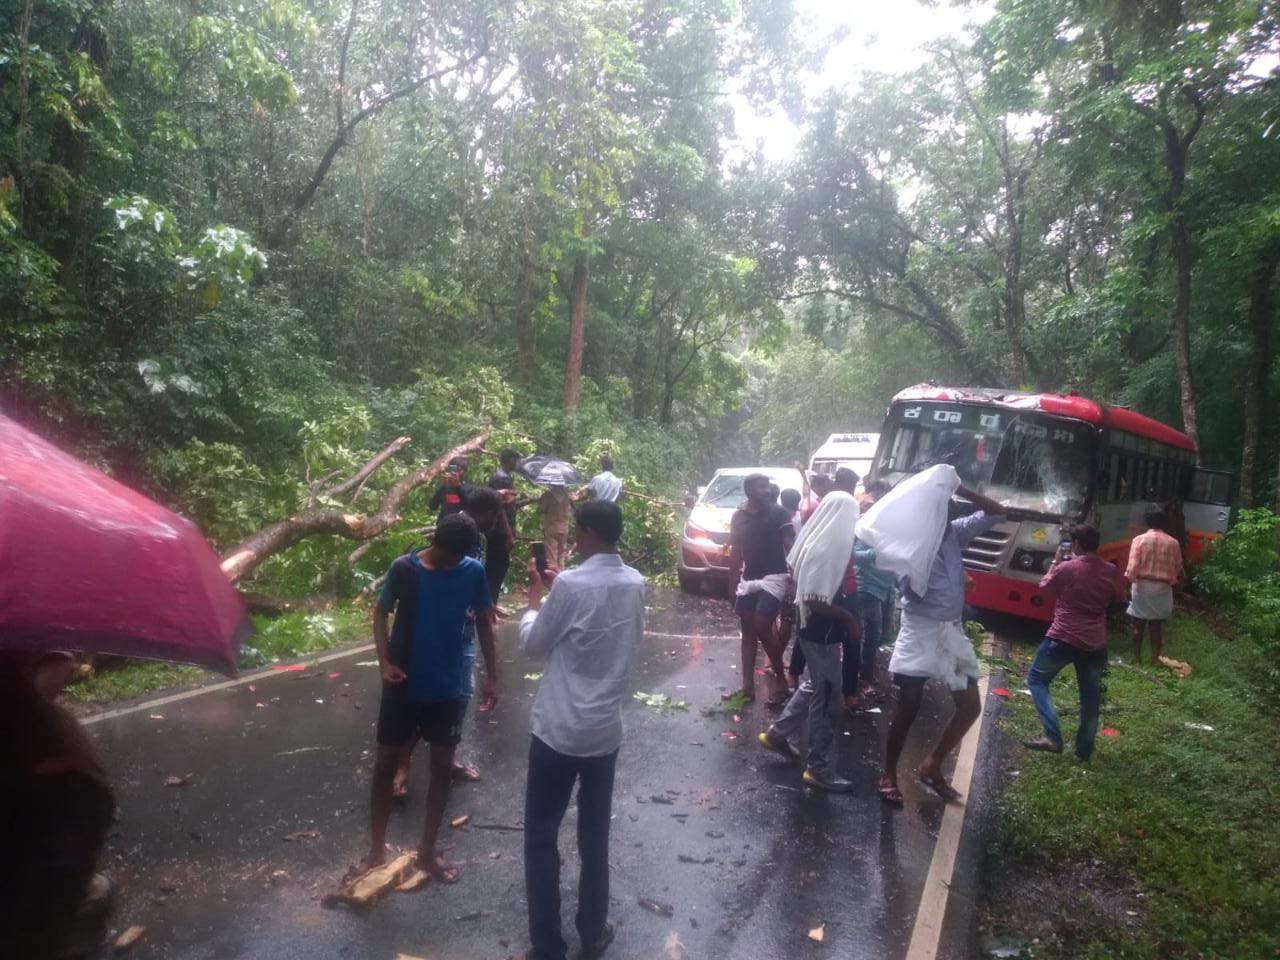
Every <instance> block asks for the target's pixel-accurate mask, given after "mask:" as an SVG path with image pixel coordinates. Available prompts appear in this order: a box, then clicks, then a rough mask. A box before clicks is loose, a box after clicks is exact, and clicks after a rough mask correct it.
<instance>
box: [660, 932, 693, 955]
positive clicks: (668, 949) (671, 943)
mask: <svg viewBox="0 0 1280 960" xmlns="http://www.w3.org/2000/svg"><path fill="white" fill-rule="evenodd" d="M662 960H689V951H688V950H686V949H685V946H684V944H683V943H681V942H680V934H678V933H676V932H675V931H674V930H672V931H671V932H670V933H668V934H667V939H666V940H665V941H664V942H663V944H662Z"/></svg>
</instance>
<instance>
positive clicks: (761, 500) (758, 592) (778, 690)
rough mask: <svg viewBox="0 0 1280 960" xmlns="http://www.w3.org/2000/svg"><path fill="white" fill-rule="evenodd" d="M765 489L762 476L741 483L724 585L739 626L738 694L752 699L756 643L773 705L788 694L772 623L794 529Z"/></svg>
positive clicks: (780, 597) (784, 585)
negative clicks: (765, 663) (769, 676)
mask: <svg viewBox="0 0 1280 960" xmlns="http://www.w3.org/2000/svg"><path fill="white" fill-rule="evenodd" d="M769 488H770V483H769V478H768V477H766V476H765V475H764V474H761V473H753V474H752V475H751V476H749V477H747V479H746V480H744V481H743V483H742V491H743V493H745V494H746V498H747V499H746V501H745V502H744V503H743V504H742V506H741V507H739V508H738V510H737V512H736V513H734V515H733V520H732V521H731V522H730V524H729V569H730V571H731V574H730V578H729V583H730V585H731V586H730V589H731V590H732V591H733V593H732V597H733V600H734V609H735V610H737V612H738V616H739V618H740V619H741V622H742V687H741V694H742V696H744V697H745V698H746V699H747V700H749V701H750V700H754V699H755V692H756V691H755V671H756V644H757V642H758V643H759V644H760V645H761V646H762V647H764V652H765V655H766V656H767V657H768V658H769V665H770V667H771V668H772V669H773V678H774V691H773V696H772V697H771V699H770V703H771V704H773V703H778V702H781V700H782V699H785V696H786V691H787V679H786V671H785V668H784V667H783V664H782V649H781V647H780V646H779V642H778V631H777V619H778V612H779V611H780V610H781V609H782V601H783V598H784V597H785V595H786V592H787V582H788V574H787V553H788V552H789V551H790V550H791V544H792V543H793V542H794V541H795V527H793V526H792V524H791V515H790V514H788V513H787V511H786V510H784V509H783V508H782V507H780V506H778V505H777V504H776V503H775V502H774V501H773V500H772V498H771V497H770V490H769ZM737 693H738V691H734V692H733V693H730V694H726V698H728V697H732V696H735V695H736V694H737Z"/></svg>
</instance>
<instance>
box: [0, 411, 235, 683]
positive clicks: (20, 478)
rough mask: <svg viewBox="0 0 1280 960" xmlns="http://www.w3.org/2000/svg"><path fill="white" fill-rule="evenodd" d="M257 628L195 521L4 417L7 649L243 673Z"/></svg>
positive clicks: (0, 430)
mask: <svg viewBox="0 0 1280 960" xmlns="http://www.w3.org/2000/svg"><path fill="white" fill-rule="evenodd" d="M251 629H252V626H251V624H250V622H249V617H248V614H247V613H246V611H245V608H244V604H243V603H241V601H240V597H239V596H238V595H237V594H236V591H235V589H234V588H233V587H232V586H231V583H230V582H229V581H228V580H227V578H226V577H225V576H224V575H223V573H222V570H221V569H220V568H219V565H218V558H217V556H216V555H215V554H214V552H213V550H212V548H210V546H209V544H208V543H206V542H205V540H204V537H203V536H201V534H200V531H199V530H197V529H196V527H195V526H194V525H193V524H192V523H190V522H189V521H187V520H184V519H183V518H182V517H179V516H178V515H177V514H175V513H173V512H171V511H169V510H166V509H165V508H164V507H161V506H160V505H159V504H156V503H153V502H152V501H150V500H148V499H147V498H146V497H144V496H142V495H141V494H139V493H137V492H135V491H133V490H130V489H129V488H128V487H126V486H124V485H123V484H120V483H117V482H116V481H115V480H112V479H111V478H110V477H108V476H106V475H105V474H104V473H102V472H101V471H99V470H96V469H95V468H93V467H91V466H89V465H88V464H85V463H82V462H81V461H79V460H77V459H75V457H72V456H69V455H68V454H66V453H63V452H62V451H61V450H59V449H58V448H57V447H55V446H53V445H52V444H50V443H49V442H48V441H46V440H43V439H41V438H40V437H38V436H36V435H35V434H34V433H31V432H30V431H29V430H26V429H24V428H23V427H20V426H18V424H16V423H14V422H13V421H12V420H10V419H9V418H7V417H5V416H3V415H0V650H81V651H85V652H92V653H110V654H119V655H122V656H129V657H143V658H146V659H150V660H176V661H179V662H182V663H194V664H198V665H200V666H202V667H209V668H210V669H213V670H218V671H221V672H222V673H227V674H234V673H235V671H236V659H237V655H238V653H239V649H240V642H241V641H242V640H243V639H244V638H245V637H246V636H247V635H248V633H249V632H250V630H251Z"/></svg>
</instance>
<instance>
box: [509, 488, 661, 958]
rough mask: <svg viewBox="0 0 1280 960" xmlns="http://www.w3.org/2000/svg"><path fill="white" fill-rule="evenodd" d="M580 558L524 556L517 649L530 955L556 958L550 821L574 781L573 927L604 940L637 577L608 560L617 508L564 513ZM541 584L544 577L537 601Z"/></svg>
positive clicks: (564, 951) (613, 549)
mask: <svg viewBox="0 0 1280 960" xmlns="http://www.w3.org/2000/svg"><path fill="white" fill-rule="evenodd" d="M574 522H575V526H576V545H577V549H578V553H579V555H580V556H581V557H582V564H581V566H578V567H575V568H574V569H572V570H566V571H564V572H563V573H560V572H559V571H556V570H554V569H552V568H548V569H547V572H546V573H545V574H543V575H542V576H539V574H538V569H537V566H536V565H535V564H534V563H533V562H532V561H530V563H529V611H528V612H527V613H526V614H525V615H524V617H523V619H522V620H521V621H520V645H521V646H522V647H523V648H524V651H525V653H527V654H528V655H529V656H531V657H535V658H537V659H539V660H544V661H545V666H544V667H543V668H542V680H541V682H540V683H539V684H538V696H537V698H536V699H535V700H534V702H533V717H532V721H531V726H532V728H533V736H532V738H531V741H530V744H529V781H528V784H527V786H526V788H525V807H524V876H525V896H526V898H527V899H528V901H529V939H530V940H531V941H532V949H531V950H530V951H529V953H528V954H527V957H529V958H530V960H566V957H567V956H568V949H569V948H568V945H567V944H566V943H565V940H564V936H563V935H562V934H561V931H560V851H559V849H558V840H559V835H560V823H561V821H563V820H564V814H565V810H566V809H567V808H568V806H569V796H570V794H572V793H573V785H574V782H575V781H576V782H577V784H578V854H579V856H580V858H581V860H582V872H581V874H580V875H579V877H578V915H577V928H578V935H579V936H580V937H581V938H582V952H581V954H580V956H582V957H598V956H599V955H600V954H602V953H603V952H604V950H605V948H606V947H608V946H609V944H610V943H611V942H612V941H613V936H614V928H613V924H611V923H610V922H609V920H608V916H609V820H610V817H611V815H612V808H613V774H614V769H615V767H616V766H617V762H618V748H619V747H620V746H621V744H622V703H623V700H624V698H625V696H626V679H627V672H628V671H629V670H630V668H631V664H632V662H633V661H634V660H635V658H636V654H637V652H638V651H639V649H640V642H641V639H642V637H643V635H644V577H642V576H641V575H640V574H639V573H637V572H636V571H635V570H633V569H631V568H630V567H628V566H627V565H626V564H624V563H623V562H622V558H621V557H620V556H618V540H619V539H620V538H621V537H622V512H621V511H620V510H619V509H618V505H617V504H616V503H614V502H613V501H611V500H591V501H589V502H587V503H586V504H584V505H583V506H581V507H579V508H578V509H577V511H576V513H575V514H574ZM544 580H550V581H551V591H550V593H548V594H547V599H546V603H545V604H544V603H543V601H542V591H543V582H544Z"/></svg>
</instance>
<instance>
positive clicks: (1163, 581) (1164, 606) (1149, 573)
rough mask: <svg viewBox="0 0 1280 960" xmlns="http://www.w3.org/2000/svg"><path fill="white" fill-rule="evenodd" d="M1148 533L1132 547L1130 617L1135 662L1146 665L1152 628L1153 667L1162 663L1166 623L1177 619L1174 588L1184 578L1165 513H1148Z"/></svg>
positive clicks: (1179, 553)
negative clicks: (1146, 646) (1144, 649)
mask: <svg viewBox="0 0 1280 960" xmlns="http://www.w3.org/2000/svg"><path fill="white" fill-rule="evenodd" d="M1146 521H1147V532H1146V533H1144V534H1142V535H1141V536H1139V537H1134V539H1133V543H1131V544H1129V565H1128V567H1126V568H1125V573H1124V578H1125V579H1126V580H1128V581H1129V583H1130V588H1129V611H1128V613H1129V616H1131V617H1133V620H1134V624H1135V626H1134V635H1133V661H1134V663H1142V635H1143V633H1145V632H1146V628H1147V627H1148V626H1150V628H1151V663H1152V664H1153V665H1154V664H1156V663H1159V662H1160V651H1161V650H1162V649H1163V648H1164V622H1165V621H1166V620H1168V619H1169V618H1170V617H1171V616H1173V585H1174V584H1175V583H1177V582H1178V580H1179V578H1180V577H1181V576H1182V547H1181V545H1179V543H1178V541H1177V540H1175V539H1174V538H1173V537H1171V536H1169V534H1167V533H1166V532H1165V527H1167V526H1168V524H1169V521H1168V518H1167V517H1166V516H1165V513H1164V511H1163V510H1158V509H1156V510H1150V511H1148V512H1147V516H1146Z"/></svg>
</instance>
